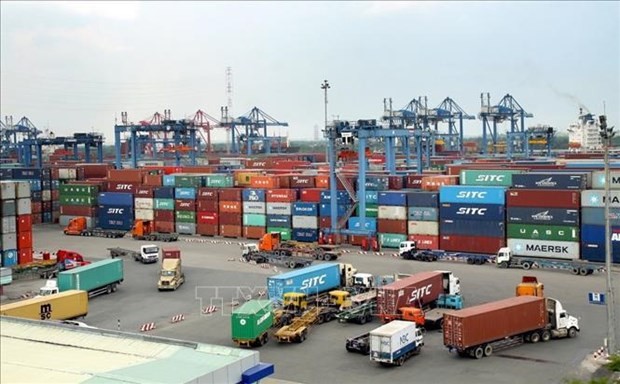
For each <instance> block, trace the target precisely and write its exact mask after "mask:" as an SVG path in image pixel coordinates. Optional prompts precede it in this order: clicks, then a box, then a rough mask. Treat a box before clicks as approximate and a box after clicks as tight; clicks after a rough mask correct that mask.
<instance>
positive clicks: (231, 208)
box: [219, 201, 243, 216]
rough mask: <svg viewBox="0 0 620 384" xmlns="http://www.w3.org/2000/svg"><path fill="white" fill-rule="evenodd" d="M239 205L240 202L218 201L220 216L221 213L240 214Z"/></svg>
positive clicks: (240, 206)
mask: <svg viewBox="0 0 620 384" xmlns="http://www.w3.org/2000/svg"><path fill="white" fill-rule="evenodd" d="M242 207H243V205H241V202H240V201H220V209H219V212H220V215H222V216H223V213H226V212H228V213H241V208H242Z"/></svg>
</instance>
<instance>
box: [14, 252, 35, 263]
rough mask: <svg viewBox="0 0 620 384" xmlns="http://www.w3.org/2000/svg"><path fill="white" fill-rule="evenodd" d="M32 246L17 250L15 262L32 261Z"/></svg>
mask: <svg viewBox="0 0 620 384" xmlns="http://www.w3.org/2000/svg"><path fill="white" fill-rule="evenodd" d="M32 259H33V257H32V248H24V249H20V250H19V251H17V262H18V263H19V265H24V264H28V263H32Z"/></svg>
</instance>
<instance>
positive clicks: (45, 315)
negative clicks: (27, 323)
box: [0, 290, 88, 320]
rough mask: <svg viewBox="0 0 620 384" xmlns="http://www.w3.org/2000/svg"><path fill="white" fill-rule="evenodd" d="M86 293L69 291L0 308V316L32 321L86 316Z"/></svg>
mask: <svg viewBox="0 0 620 384" xmlns="http://www.w3.org/2000/svg"><path fill="white" fill-rule="evenodd" d="M87 313H88V293H87V292H86V291H77V290H70V291H65V292H61V293H56V294H54V295H49V296H40V297H34V298H32V299H27V300H22V301H18V302H16V303H10V304H5V305H2V306H0V316H12V317H22V318H26V319H33V320H69V319H75V318H78V317H83V316H86V314H87Z"/></svg>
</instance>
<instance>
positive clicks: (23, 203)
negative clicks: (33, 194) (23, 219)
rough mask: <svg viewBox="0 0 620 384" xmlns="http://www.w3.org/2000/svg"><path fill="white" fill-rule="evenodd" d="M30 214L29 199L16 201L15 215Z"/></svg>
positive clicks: (30, 203) (30, 204) (30, 205)
mask: <svg viewBox="0 0 620 384" xmlns="http://www.w3.org/2000/svg"><path fill="white" fill-rule="evenodd" d="M31 213H32V202H31V201H30V199H17V214H18V215H29V214H31Z"/></svg>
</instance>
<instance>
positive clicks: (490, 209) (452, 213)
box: [439, 203, 505, 221]
mask: <svg viewBox="0 0 620 384" xmlns="http://www.w3.org/2000/svg"><path fill="white" fill-rule="evenodd" d="M504 214H505V212H504V206H503V205H498V204H456V203H442V204H441V206H440V207H439V217H440V218H441V220H475V221H478V220H484V221H504V220H505V217H504Z"/></svg>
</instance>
